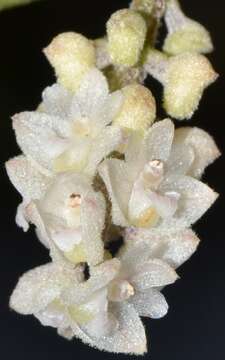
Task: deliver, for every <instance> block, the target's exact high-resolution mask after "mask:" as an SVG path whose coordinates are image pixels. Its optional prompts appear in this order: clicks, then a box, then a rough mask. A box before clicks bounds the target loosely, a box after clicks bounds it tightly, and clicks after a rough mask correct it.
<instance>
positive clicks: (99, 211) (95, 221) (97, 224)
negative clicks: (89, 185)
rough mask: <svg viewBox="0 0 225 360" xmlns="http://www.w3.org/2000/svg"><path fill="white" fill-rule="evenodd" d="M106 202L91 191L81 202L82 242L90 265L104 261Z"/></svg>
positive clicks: (101, 196) (98, 194) (99, 195)
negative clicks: (103, 233)
mask: <svg viewBox="0 0 225 360" xmlns="http://www.w3.org/2000/svg"><path fill="white" fill-rule="evenodd" d="M105 209H106V205H105V200H104V196H103V195H102V194H100V193H94V191H91V192H90V193H87V194H86V195H85V196H84V197H83V200H82V202H81V224H82V241H83V242H84V246H85V251H86V253H87V258H88V263H89V264H91V265H96V264H98V263H100V262H101V261H102V260H103V254H104V244H103V241H102V232H103V229H104V224H105Z"/></svg>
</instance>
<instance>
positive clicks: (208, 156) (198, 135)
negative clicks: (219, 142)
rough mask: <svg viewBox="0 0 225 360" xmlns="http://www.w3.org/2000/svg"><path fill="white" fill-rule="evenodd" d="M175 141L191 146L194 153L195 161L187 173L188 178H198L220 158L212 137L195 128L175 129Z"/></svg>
mask: <svg viewBox="0 0 225 360" xmlns="http://www.w3.org/2000/svg"><path fill="white" fill-rule="evenodd" d="M175 139H176V140H177V141H179V142H180V143H182V144H187V145H189V146H191V147H192V149H193V151H194V155H195V159H194V162H193V164H192V166H191V168H190V170H189V172H188V174H189V175H190V176H194V177H196V178H200V177H201V175H202V174H203V172H204V170H205V168H206V167H207V166H208V165H210V164H211V163H213V162H214V161H215V160H216V159H217V158H218V157H219V156H220V151H219V149H218V147H217V146H216V143H215V141H214V140H213V138H212V136H210V135H209V134H208V133H207V132H205V131H204V130H202V129H199V128H196V127H194V128H190V127H185V128H180V129H177V130H176V132H175Z"/></svg>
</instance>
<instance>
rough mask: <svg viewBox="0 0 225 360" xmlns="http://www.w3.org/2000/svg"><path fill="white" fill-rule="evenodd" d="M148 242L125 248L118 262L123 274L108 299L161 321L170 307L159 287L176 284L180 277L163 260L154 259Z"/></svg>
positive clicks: (112, 284)
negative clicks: (132, 307)
mask: <svg viewBox="0 0 225 360" xmlns="http://www.w3.org/2000/svg"><path fill="white" fill-rule="evenodd" d="M151 255H153V254H151V252H150V251H149V246H148V243H140V242H139V243H138V242H137V243H136V244H134V245H133V246H126V245H125V246H124V247H123V248H122V249H121V251H120V253H119V255H118V259H119V260H120V262H121V267H120V271H119V273H118V274H117V276H116V277H115V278H114V280H113V281H112V282H111V284H110V286H109V295H108V296H109V299H110V300H111V301H114V302H122V301H128V302H129V303H131V304H132V305H133V306H134V308H135V309H136V311H137V312H138V314H139V315H140V316H147V317H151V318H154V319H156V318H161V317H163V316H164V315H166V313H167V311H168V305H167V303H166V300H165V298H164V296H163V295H162V294H161V293H160V291H159V290H158V288H160V287H162V286H165V285H169V284H172V283H174V282H175V281H176V280H177V278H178V276H177V274H176V272H175V271H174V270H173V269H172V268H171V267H170V266H169V265H168V264H167V263H166V262H164V261H162V260H160V259H157V258H152V257H151Z"/></svg>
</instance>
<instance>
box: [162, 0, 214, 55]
mask: <svg viewBox="0 0 225 360" xmlns="http://www.w3.org/2000/svg"><path fill="white" fill-rule="evenodd" d="M165 22H166V26H167V29H168V35H167V37H166V40H165V42H164V46H163V50H164V51H165V52H166V53H168V54H170V55H177V54H181V53H184V52H197V53H203V54H205V53H209V52H211V51H212V50H213V44H212V41H211V37H210V34H209V32H208V31H207V30H206V29H205V27H204V26H202V25H201V24H199V23H198V22H197V21H194V20H191V19H189V18H188V17H187V16H185V15H184V13H183V12H182V10H181V8H180V5H179V3H178V1H177V0H169V1H168V3H167V9H166V13H165Z"/></svg>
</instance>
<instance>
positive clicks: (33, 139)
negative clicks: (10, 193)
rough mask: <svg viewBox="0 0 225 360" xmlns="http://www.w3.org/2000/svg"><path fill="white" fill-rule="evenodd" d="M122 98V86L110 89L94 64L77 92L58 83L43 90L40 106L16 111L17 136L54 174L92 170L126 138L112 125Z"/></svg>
mask: <svg viewBox="0 0 225 360" xmlns="http://www.w3.org/2000/svg"><path fill="white" fill-rule="evenodd" d="M121 104H122V94H121V92H120V91H118V92H115V93H112V94H109V90H108V85H107V81H106V79H105V77H104V76H103V75H102V74H101V72H100V71H98V70H97V69H93V70H91V71H90V72H89V73H88V74H87V75H86V76H85V78H84V79H83V81H82V84H81V86H80V88H79V89H78V91H77V92H76V93H75V94H74V95H73V94H72V93H71V92H69V91H67V90H65V89H64V88H63V87H61V86H60V85H58V84H55V85H53V86H52V87H49V88H47V89H46V90H45V91H44V92H43V103H42V106H41V109H42V110H41V112H40V111H33V112H23V113H20V114H17V115H15V116H14V117H13V127H14V129H15V132H16V137H17V142H18V144H19V146H20V147H21V149H22V151H23V152H24V154H25V155H27V156H28V157H30V158H32V159H33V160H34V161H35V162H37V163H38V164H39V165H41V166H42V167H44V168H45V169H47V170H49V173H50V174H55V173H58V172H63V171H67V170H74V171H81V170H82V171H83V172H84V173H86V174H88V175H91V176H93V175H94V174H95V171H96V167H97V165H98V164H99V163H100V162H101V161H102V159H104V158H105V157H106V156H107V155H108V154H109V153H111V152H112V151H113V150H115V149H116V148H117V147H118V146H119V144H120V142H121V141H122V137H123V136H122V130H121V129H120V128H118V127H114V126H110V123H111V122H112V121H113V119H114V117H115V116H116V114H117V113H118V111H119V109H120V106H121ZM96 144H98V146H96Z"/></svg>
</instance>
